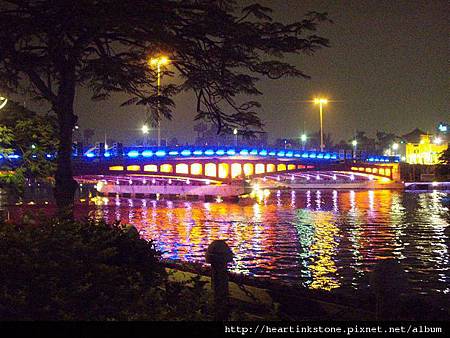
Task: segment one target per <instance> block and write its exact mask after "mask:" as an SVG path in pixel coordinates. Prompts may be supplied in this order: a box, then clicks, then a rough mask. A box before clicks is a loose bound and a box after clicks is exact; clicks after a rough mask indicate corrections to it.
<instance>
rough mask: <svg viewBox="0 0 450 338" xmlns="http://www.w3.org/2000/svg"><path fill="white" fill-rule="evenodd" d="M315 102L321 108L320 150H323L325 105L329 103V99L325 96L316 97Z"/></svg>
mask: <svg viewBox="0 0 450 338" xmlns="http://www.w3.org/2000/svg"><path fill="white" fill-rule="evenodd" d="M314 103H315V104H318V105H319V110H320V151H323V148H324V145H323V116H322V115H323V105H325V104H327V103H328V100H327V99H325V98H315V99H314Z"/></svg>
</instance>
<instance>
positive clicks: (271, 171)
mask: <svg viewBox="0 0 450 338" xmlns="http://www.w3.org/2000/svg"><path fill="white" fill-rule="evenodd" d="M274 171H275V164H268V165H267V172H268V173H273V172H274Z"/></svg>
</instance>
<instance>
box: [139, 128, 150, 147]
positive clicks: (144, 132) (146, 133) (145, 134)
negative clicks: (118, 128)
mask: <svg viewBox="0 0 450 338" xmlns="http://www.w3.org/2000/svg"><path fill="white" fill-rule="evenodd" d="M141 130H142V134H144V145H147V135H148V132H149V130H150V128H149V127H148V126H147V125H146V124H144V125H143V126H142V128H141Z"/></svg>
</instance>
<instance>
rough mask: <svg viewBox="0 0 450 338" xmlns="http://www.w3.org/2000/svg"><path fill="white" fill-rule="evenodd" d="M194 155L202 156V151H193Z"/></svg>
mask: <svg viewBox="0 0 450 338" xmlns="http://www.w3.org/2000/svg"><path fill="white" fill-rule="evenodd" d="M194 155H203V151H201V150H194Z"/></svg>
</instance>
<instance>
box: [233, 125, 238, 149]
mask: <svg viewBox="0 0 450 338" xmlns="http://www.w3.org/2000/svg"><path fill="white" fill-rule="evenodd" d="M233 135H234V146H235V147H237V141H238V139H237V137H238V130H237V129H236V128H234V129H233Z"/></svg>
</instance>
